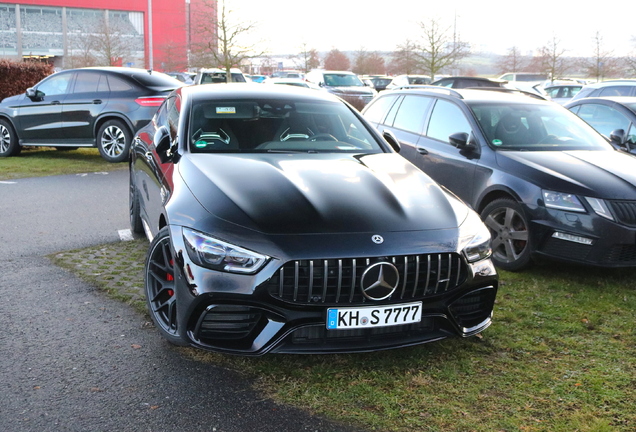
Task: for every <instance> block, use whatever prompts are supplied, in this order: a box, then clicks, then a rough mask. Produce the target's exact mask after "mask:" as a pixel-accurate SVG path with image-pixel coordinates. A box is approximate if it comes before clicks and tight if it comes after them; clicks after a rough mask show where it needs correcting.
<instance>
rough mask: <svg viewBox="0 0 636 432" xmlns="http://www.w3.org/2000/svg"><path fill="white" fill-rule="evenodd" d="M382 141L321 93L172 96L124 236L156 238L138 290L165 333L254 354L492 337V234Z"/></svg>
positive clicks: (136, 161)
mask: <svg viewBox="0 0 636 432" xmlns="http://www.w3.org/2000/svg"><path fill="white" fill-rule="evenodd" d="M387 139H388V140H389V141H385V139H383V137H381V136H380V135H379V133H378V132H376V131H375V130H374V129H373V128H372V127H371V126H370V125H369V124H368V123H366V121H365V120H364V119H363V118H362V117H361V116H360V114H359V113H357V111H356V110H355V109H354V108H353V107H351V106H349V105H348V104H346V103H345V102H343V101H342V100H340V99H338V98H336V97H335V96H333V95H330V94H328V93H326V92H317V91H314V90H308V89H302V88H295V87H291V86H290V87H287V86H246V85H244V84H243V85H241V84H224V85H201V86H190V87H182V88H180V89H177V90H175V91H174V92H172V93H171V94H170V95H169V97H168V98H167V99H166V101H165V102H164V103H163V105H162V106H161V107H160V108H159V111H158V112H157V113H156V115H155V116H154V118H153V119H152V121H151V122H150V123H149V124H148V125H147V126H146V127H144V128H143V129H141V130H140V131H139V133H138V134H137V135H136V137H135V139H134V141H133V146H132V149H131V154H130V221H131V227H132V229H133V231H135V232H138V233H141V232H145V233H146V235H147V237H148V238H149V239H151V244H150V248H149V251H148V255H147V259H146V264H145V291H146V296H147V303H148V308H149V311H150V314H151V316H152V319H153V321H154V322H155V324H156V326H157V328H158V329H159V331H160V332H161V334H162V335H163V336H164V337H165V338H166V339H168V340H169V341H170V342H172V343H174V344H177V345H192V346H195V347H199V348H204V349H209V350H214V351H219V352H227V353H235V354H243V355H260V354H265V353H268V352H285V353H330V352H356V351H373V350H379V349H388V348H397V347H404V346H409V345H415V344H419V343H423V342H429V341H434V340H438V339H442V338H446V337H449V336H462V337H467V336H471V335H475V334H477V333H479V332H481V331H482V330H484V329H485V328H487V327H488V326H489V325H490V323H491V317H492V310H493V304H494V300H495V296H496V292H497V286H498V285H497V274H496V271H495V269H494V266H493V264H492V262H491V260H490V254H491V250H490V233H489V231H488V229H487V228H486V227H485V225H484V224H483V223H482V222H481V220H480V218H479V216H478V215H477V214H476V213H475V212H473V211H472V210H470V209H469V208H468V207H467V206H466V205H465V204H463V203H462V202H461V201H460V200H459V199H457V198H456V197H455V196H454V195H452V194H451V193H449V192H448V191H447V190H445V189H443V188H442V187H440V186H439V185H438V184H436V183H435V182H434V181H432V180H431V179H430V178H429V177H428V176H427V175H426V174H424V173H423V172H421V171H420V170H418V169H417V168H416V167H415V166H413V165H412V164H411V163H409V162H408V161H406V159H404V158H402V157H401V156H400V155H399V154H398V152H397V150H399V144H397V142H395V141H390V137H387ZM388 142H390V144H388Z"/></svg>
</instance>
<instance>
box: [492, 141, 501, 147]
mask: <svg viewBox="0 0 636 432" xmlns="http://www.w3.org/2000/svg"><path fill="white" fill-rule="evenodd" d="M502 144H503V143H502V142H501V140H498V139H495V140H492V145H496V146H500V145H502Z"/></svg>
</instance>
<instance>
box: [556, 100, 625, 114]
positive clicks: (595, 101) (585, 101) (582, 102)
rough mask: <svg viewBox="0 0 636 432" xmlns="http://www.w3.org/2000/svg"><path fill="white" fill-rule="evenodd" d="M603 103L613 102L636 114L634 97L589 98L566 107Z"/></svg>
mask: <svg viewBox="0 0 636 432" xmlns="http://www.w3.org/2000/svg"><path fill="white" fill-rule="evenodd" d="M599 102H600V103H603V102H611V103H616V104H619V105H622V106H624V107H625V108H627V109H628V110H630V111H634V112H636V109H634V108H632V106H636V97H634V96H604V97H588V98H581V99H577V100H575V101H573V102H571V103H568V104H566V105H565V106H566V107H570V106H576V105H581V104H590V103H599Z"/></svg>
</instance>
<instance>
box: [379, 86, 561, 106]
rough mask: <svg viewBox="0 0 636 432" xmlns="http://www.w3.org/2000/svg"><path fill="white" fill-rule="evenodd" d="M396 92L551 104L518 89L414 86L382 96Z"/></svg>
mask: <svg viewBox="0 0 636 432" xmlns="http://www.w3.org/2000/svg"><path fill="white" fill-rule="evenodd" d="M394 92H404V93H410V94H422V95H431V96H433V95H434V96H440V94H441V95H444V96H447V97H448V98H455V99H461V100H465V101H470V102H506V103H525V104H527V103H536V102H540V103H550V104H552V102H549V101H547V100H546V99H545V98H544V97H542V96H540V95H538V94H534V93H530V92H524V91H522V90H516V89H505V88H499V87H479V88H469V89H450V88H447V87H439V86H431V85H428V86H425V85H421V86H413V87H403V88H400V89H396V90H390V91H389V92H382V93H381V95H385V94H390V93H394Z"/></svg>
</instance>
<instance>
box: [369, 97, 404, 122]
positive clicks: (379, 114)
mask: <svg viewBox="0 0 636 432" xmlns="http://www.w3.org/2000/svg"><path fill="white" fill-rule="evenodd" d="M397 98H398V95H391V96H385V97H381V98H378V99H376V100H375V101H374V102H372V103H371V104H370V105H369V106H368V107H367V109H366V110H365V111H364V117H365V118H366V119H367V120H369V121H370V122H373V123H382V122H383V121H384V119H385V117H386V114H387V112H388V111H389V109H390V108H391V106H392V105H393V103H394V102H395V100H396V99H397Z"/></svg>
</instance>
